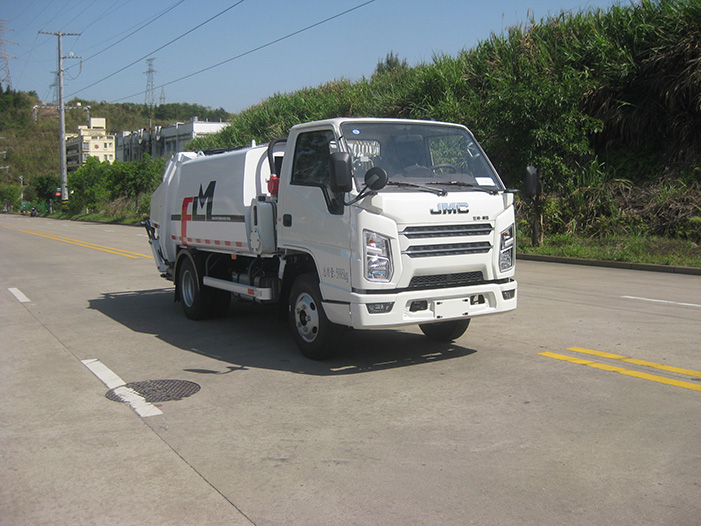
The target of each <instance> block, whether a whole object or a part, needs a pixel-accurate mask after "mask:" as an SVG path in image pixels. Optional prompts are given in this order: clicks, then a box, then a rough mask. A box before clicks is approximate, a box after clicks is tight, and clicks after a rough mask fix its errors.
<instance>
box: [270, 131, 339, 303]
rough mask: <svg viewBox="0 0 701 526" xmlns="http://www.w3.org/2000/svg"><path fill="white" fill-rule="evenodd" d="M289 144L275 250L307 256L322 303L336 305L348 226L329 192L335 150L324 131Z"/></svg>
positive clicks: (303, 134)
mask: <svg viewBox="0 0 701 526" xmlns="http://www.w3.org/2000/svg"><path fill="white" fill-rule="evenodd" d="M294 140H295V145H294V153H293V158H292V170H291V172H289V171H287V170H285V171H284V175H283V176H284V177H289V181H281V183H282V184H281V186H280V195H279V202H278V221H279V225H278V226H279V228H278V236H279V238H278V239H279V245H280V247H282V248H288V249H296V250H299V251H301V252H306V253H308V254H310V255H311V256H312V258H313V259H314V262H315V264H316V267H317V271H318V274H319V281H320V283H321V290H322V294H323V296H324V298H326V299H338V300H340V299H342V298H343V296H344V295H345V294H347V292H348V291H349V290H350V283H351V282H350V237H351V225H350V211H349V208H348V207H347V206H344V205H343V199H344V194H342V193H335V192H334V191H333V190H332V189H331V186H330V180H329V179H330V170H329V160H330V158H331V154H332V153H334V152H336V151H337V150H338V146H337V145H338V143H337V140H336V135H335V133H334V131H333V129H332V128H331V127H324V128H319V129H316V130H309V131H303V132H301V133H299V134H298V135H297V136H296V139H294ZM285 162H287V159H285ZM343 299H347V297H346V298H343Z"/></svg>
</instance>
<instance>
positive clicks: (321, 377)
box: [0, 215, 701, 526]
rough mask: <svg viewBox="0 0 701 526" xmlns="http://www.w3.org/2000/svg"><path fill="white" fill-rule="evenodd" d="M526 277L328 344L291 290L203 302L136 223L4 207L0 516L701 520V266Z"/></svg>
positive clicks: (321, 521)
mask: <svg viewBox="0 0 701 526" xmlns="http://www.w3.org/2000/svg"><path fill="white" fill-rule="evenodd" d="M517 277H518V281H519V308H518V309H517V311H515V312H513V313H510V314H507V315H502V316H496V317H484V318H476V319H474V320H473V322H472V324H471V326H470V328H469V330H468V331H467V332H466V333H465V335H464V336H463V337H461V338H460V339H459V340H458V341H457V342H455V343H454V344H452V345H437V344H433V343H430V342H428V341H427V340H426V339H425V338H424V337H423V336H422V335H421V334H420V332H419V331H418V330H417V329H414V328H412V329H406V330H397V331H384V330H383V331H350V330H349V331H347V332H345V333H344V338H343V340H342V341H339V344H338V345H339V349H338V353H337V356H336V358H334V359H332V360H330V361H326V362H320V363H318V362H313V361H309V360H306V359H304V358H303V357H302V356H301V355H299V353H298V352H297V350H296V347H295V346H294V343H293V341H292V338H291V336H290V335H289V334H288V333H287V330H286V327H285V325H284V324H282V323H280V322H279V321H278V320H277V317H276V316H277V313H276V310H275V309H274V308H269V307H268V308H264V307H261V306H256V305H246V304H241V303H235V304H234V308H233V310H232V313H231V314H230V315H229V316H228V317H226V318H223V319H218V320H211V321H205V322H191V321H189V320H187V319H186V318H185V317H184V315H183V314H182V312H181V308H180V305H178V304H175V303H173V299H172V285H171V284H170V283H168V282H166V281H165V280H163V279H162V278H160V277H159V275H158V272H157V270H156V268H155V265H154V263H153V261H152V259H151V257H150V247H149V245H148V243H147V239H146V237H145V236H144V232H143V231H142V230H141V229H140V228H137V227H126V226H115V225H103V224H92V223H90V224H80V223H74V222H68V221H55V220H48V219H43V218H30V217H23V216H9V215H0V375H1V378H2V380H1V381H0V397H1V398H2V404H0V422H2V425H1V426H0V446H1V447H0V459H1V467H2V470H1V471H0V524H2V525H13V526H14V525H25V524H26V525H33V526H34V525H42V524H71V525H81V524H89V525H101V524H124V525H131V524H159V525H166V524H179V525H180V524H201V525H206V524H215V525H220V524H221V525H229V524H241V525H250V524H256V525H336V524H338V525H350V524H357V525H402V526H406V525H419V524H421V525H446V524H451V525H457V524H460V525H462V524H479V525H524V524H526V525H531V524H532V525H539V526H542V525H558V526H560V525H562V524H567V525H599V524H602V525H603V524H606V525H609V524H626V525H629V524H650V525H661V524H674V525H680V526H681V525H689V526H692V525H694V526H695V525H698V524H699V521H700V520H701V519H700V517H701V323H700V322H701V278H700V277H698V276H688V275H678V274H666V273H653V272H643V271H631V270H621V269H607V268H596V267H582V266H571V265H560V264H552V263H540V262H531V261H522V262H519V264H518V270H517ZM592 351H593V352H594V353H592ZM156 380H176V381H177V382H175V383H167V384H166V383H163V382H161V383H156V382H154V381H156ZM122 384H127V386H126V387H117V386H119V385H122ZM173 385H175V386H177V388H178V389H180V391H177V393H178V394H173V391H171V390H170V389H171V386H173ZM148 386H151V387H153V386H156V388H155V391H154V393H155V394H154V395H153V396H152V395H151V394H148V395H146V394H144V396H143V397H141V399H140V400H141V402H143V401H144V399H145V400H146V402H145V403H141V402H139V399H138V397H137V398H136V399H135V398H133V397H131V395H130V394H129V393H131V394H133V393H134V392H137V394H138V393H139V392H141V393H142V394H143V393H144V392H145V391H144V390H145V389H146V387H148ZM112 388H115V389H114V390H113V391H111V392H112V393H118V396H117V397H116V398H115V395H114V394H113V395H111V396H112V399H110V398H108V397H107V396H106V394H107V393H108V391H110V390H111V389H112ZM140 389H141V391H140ZM119 393H121V394H119ZM159 395H163V397H164V398H165V401H164V400H163V399H160V401H159V398H158V396H159ZM169 396H170V397H171V398H172V397H177V396H182V398H181V399H179V400H177V399H175V400H174V399H170V400H168V399H167V398H168V397H169ZM149 401H152V403H148V402H149Z"/></svg>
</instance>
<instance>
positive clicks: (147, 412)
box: [81, 359, 163, 418]
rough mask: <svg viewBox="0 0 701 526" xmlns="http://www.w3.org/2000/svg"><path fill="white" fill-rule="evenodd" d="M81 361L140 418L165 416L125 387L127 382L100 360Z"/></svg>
mask: <svg viewBox="0 0 701 526" xmlns="http://www.w3.org/2000/svg"><path fill="white" fill-rule="evenodd" d="M81 361H82V363H83V365H85V367H87V368H88V369H90V371H91V372H92V373H93V374H94V375H95V376H97V377H98V378H99V379H100V381H101V382H102V383H103V384H105V385H106V386H107V388H108V389H114V394H116V395H117V396H118V397H119V399H120V400H122V402H124V403H127V404H129V405H130V406H131V408H132V409H133V410H134V411H135V412H136V414H138V415H139V416H140V417H142V418H146V417H148V416H156V415H162V414H163V411H161V410H160V409H158V408H157V407H156V406H154V405H153V404H151V403H149V402H147V401H146V399H145V398H144V397H143V396H141V395H140V394H139V393H137V392H136V391H134V390H133V389H131V388H130V387H126V386H125V385H124V384H125V383H126V382H124V380H122V379H121V378H120V377H119V376H117V375H116V374H115V373H113V372H112V370H111V369H110V368H109V367H107V366H106V365H105V364H103V363H102V362H101V361H100V360H96V359H91V360H81Z"/></svg>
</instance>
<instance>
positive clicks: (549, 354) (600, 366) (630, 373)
mask: <svg viewBox="0 0 701 526" xmlns="http://www.w3.org/2000/svg"><path fill="white" fill-rule="evenodd" d="M538 354H539V355H540V356H547V357H548V358H554V359H556V360H562V361H565V362H570V363H576V364H578V365H587V366H589V367H594V368H595V369H601V370H604V371H611V372H614V373H619V374H624V375H626V376H633V377H635V378H642V379H643V380H649V381H651V382H657V383H660V384H666V385H672V386H674V387H682V388H684V389H691V390H692V391H700V392H701V385H698V384H693V383H691V382H683V381H681V380H673V379H672V378H666V377H664V376H658V375H656V374H648V373H643V372H639V371H633V370H631V369H624V368H623V367H616V366H615V365H608V364H604V363H598V362H593V361H591V360H584V359H582V358H576V357H574V356H567V355H565V354H558V353H553V352H548V351H546V352H541V353H538ZM604 354H607V353H604ZM614 356H615V355H614ZM650 363H652V362H650ZM681 370H683V371H684V370H686V369H681ZM693 372H696V371H693Z"/></svg>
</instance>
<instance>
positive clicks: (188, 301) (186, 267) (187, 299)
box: [178, 257, 211, 320]
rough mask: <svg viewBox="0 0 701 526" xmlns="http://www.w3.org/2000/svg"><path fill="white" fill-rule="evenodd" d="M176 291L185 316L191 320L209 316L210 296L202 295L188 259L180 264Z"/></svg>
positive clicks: (197, 279) (192, 264)
mask: <svg viewBox="0 0 701 526" xmlns="http://www.w3.org/2000/svg"><path fill="white" fill-rule="evenodd" d="M178 290H179V293H180V303H182V306H183V312H185V316H187V317H188V318H190V319H191V320H203V319H205V318H207V317H208V316H209V314H210V310H211V295H209V294H206V293H203V286H202V282H201V281H200V278H199V276H198V274H197V269H195V265H194V263H193V262H192V260H191V259H190V258H189V257H185V258H183V261H182V263H180V269H179V271H178Z"/></svg>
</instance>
